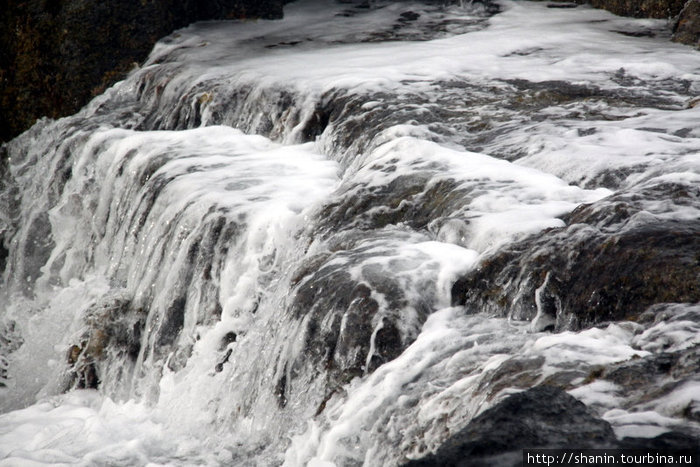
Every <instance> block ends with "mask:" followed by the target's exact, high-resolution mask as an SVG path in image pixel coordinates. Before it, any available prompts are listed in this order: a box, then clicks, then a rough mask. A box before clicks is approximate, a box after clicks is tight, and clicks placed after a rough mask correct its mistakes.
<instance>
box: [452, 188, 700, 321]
mask: <svg viewBox="0 0 700 467" xmlns="http://www.w3.org/2000/svg"><path fill="white" fill-rule="evenodd" d="M650 200H666V201H664V202H658V203H656V204H655V206H656V208H653V207H652V205H654V203H651V202H650ZM699 200H700V190H699V189H698V188H697V187H692V186H689V185H683V184H671V183H664V184H656V185H654V184H651V185H649V186H646V187H642V188H640V189H638V190H636V191H634V192H621V193H618V194H615V195H614V196H611V197H608V198H605V199H603V200H601V201H599V202H596V203H593V204H590V205H583V206H580V207H579V208H577V209H576V210H574V211H573V212H572V213H571V214H570V215H569V216H567V217H566V218H565V220H566V221H567V223H568V224H569V225H568V227H565V228H559V229H551V230H549V231H546V232H544V233H542V234H539V235H536V236H532V237H529V238H526V239H524V240H522V241H519V242H516V243H514V244H512V245H510V246H509V247H507V248H504V249H503V250H502V251H500V252H498V253H496V254H494V255H493V256H491V257H489V258H486V259H485V260H484V261H483V262H482V264H481V265H480V267H479V268H478V269H477V270H475V271H473V272H471V273H470V274H468V275H466V276H465V277H463V278H461V279H459V280H458V281H457V282H456V283H455V284H454V287H453V289H452V299H453V304H455V305H465V306H466V307H467V309H468V310H469V311H487V312H490V313H493V314H496V315H500V316H505V315H508V316H511V317H513V318H516V319H525V320H533V319H536V323H535V327H536V328H538V329H546V328H547V327H549V326H551V327H553V328H555V329H557V330H561V329H580V328H583V327H587V326H590V325H593V324H595V323H599V322H603V321H611V320H621V319H634V318H635V317H636V316H638V315H639V314H640V313H642V312H643V311H644V310H646V309H647V308H648V307H649V306H651V305H653V304H656V303H669V302H677V303H682V302H686V303H693V302H697V301H700V220H697V219H692V220H691V219H689V220H670V219H668V218H665V217H664V212H667V211H669V210H674V209H678V208H682V207H688V206H695V205H697V204H698V202H699ZM655 209H656V210H657V212H653V211H654V210H655Z"/></svg>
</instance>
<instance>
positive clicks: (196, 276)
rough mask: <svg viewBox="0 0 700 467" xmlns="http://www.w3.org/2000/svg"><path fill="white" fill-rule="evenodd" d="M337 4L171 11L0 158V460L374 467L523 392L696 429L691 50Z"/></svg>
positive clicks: (530, 9) (415, 452) (605, 27)
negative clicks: (130, 64)
mask: <svg viewBox="0 0 700 467" xmlns="http://www.w3.org/2000/svg"><path fill="white" fill-rule="evenodd" d="M366 6H367V5H366V4H364V3H362V2H354V3H353V2H349V3H348V2H343V3H338V4H333V3H330V2H328V3H323V7H322V8H320V7H319V4H318V3H317V2H316V1H315V0H302V1H299V2H295V3H292V4H290V5H288V6H287V7H286V10H285V19H284V20H280V21H257V22H238V21H232V22H207V23H198V24H194V25H192V26H190V27H188V28H186V29H183V30H180V31H178V32H176V33H174V34H173V35H171V36H169V37H166V38H164V39H163V40H161V41H160V42H159V43H158V44H157V45H156V47H155V48H154V50H153V52H152V53H151V55H150V57H149V59H148V60H147V62H146V63H144V64H143V65H142V66H141V67H139V68H137V69H135V70H134V71H133V72H132V73H131V74H130V75H129V77H128V78H127V79H126V80H124V81H122V82H120V83H118V84H116V85H115V86H113V87H112V88H110V89H108V90H107V91H106V92H105V93H104V94H103V95H100V96H98V97H96V98H95V99H94V100H93V101H92V102H91V103H90V104H89V105H88V106H86V107H85V108H83V109H82V110H81V111H80V112H79V113H77V114H75V115H74V116H71V117H67V118H63V119H60V120H55V121H54V120H48V119H44V120H41V121H39V122H37V123H36V125H34V127H32V128H31V129H30V130H28V131H27V132H25V133H24V134H22V135H20V136H19V137H17V138H16V139H14V140H13V141H11V142H9V143H7V144H5V145H4V146H3V147H2V153H3V154H2V155H3V160H4V162H3V164H4V165H3V166H2V167H0V170H1V172H2V180H1V181H0V183H2V184H1V185H0V192H1V195H0V246H1V248H0V270H4V273H3V275H2V277H1V282H0V296H1V297H2V301H1V302H0V407H1V408H2V411H3V412H4V413H3V414H2V415H0V459H3V458H4V459H5V460H4V461H2V460H0V465H15V464H17V463H22V462H25V463H26V462H31V461H33V462H35V464H33V465H43V464H48V465H53V464H60V465H146V464H148V463H150V464H149V465H282V464H284V465H288V466H297V465H319V466H320V465H333V464H335V465H338V466H341V465H367V466H379V465H402V464H404V463H407V462H409V461H411V460H418V459H421V458H424V457H425V456H429V455H431V453H433V452H435V451H436V450H438V449H439V448H440V446H441V445H442V444H443V443H444V442H445V441H446V440H448V439H450V438H451V437H453V436H454V435H455V434H457V433H459V432H460V430H462V429H463V428H464V427H465V426H467V425H468V424H469V423H470V422H472V421H479V420H482V419H483V418H484V417H486V418H487V416H488V413H489V412H488V410H489V409H494V408H497V407H500V406H499V404H501V403H504V401H505V402H507V401H508V400H509V398H512V397H515V396H517V395H518V394H523V391H525V390H528V389H530V388H534V387H538V386H545V387H547V388H555V389H548V390H552V391H554V390H556V391H559V393H561V394H562V395H561V397H564V396H566V394H568V395H570V396H573V397H575V398H576V399H578V400H580V401H582V402H583V403H584V404H585V405H586V410H588V413H589V414H590V415H589V416H592V417H596V420H597V421H596V423H598V422H599V423H600V424H602V425H604V427H605V429H606V430H610V427H611V428H612V431H610V433H609V434H607V435H606V436H609V437H611V438H610V439H613V440H615V441H614V442H615V443H618V442H619V443H622V442H623V440H625V439H627V440H630V439H637V440H639V439H647V440H655V441H654V442H656V443H657V444H658V443H659V442H660V441H659V440H660V439H671V438H672V437H674V436H675V438H674V439H685V440H691V441H689V442H691V443H692V442H697V439H698V437H699V436H700V396H699V395H700V381H699V380H698V375H699V374H700V367H699V366H698V365H699V364H698V362H700V358H698V349H699V347H698V346H699V344H700V306H698V304H697V303H698V302H700V280H699V277H700V262H699V261H698V254H699V253H698V252H700V235H699V234H700V157H698V153H699V151H700V105H697V97H696V96H697V95H698V93H699V92H700V61H699V60H698V58H697V57H698V56H697V51H694V50H693V49H692V48H690V47H687V46H681V45H677V44H671V43H670V42H668V41H667V40H665V38H664V34H665V33H664V27H665V25H664V23H663V21H659V20H632V19H628V18H620V17H615V16H613V15H612V14H610V13H607V12H602V11H597V10H593V9H589V8H588V7H585V6H580V7H578V8H576V9H551V8H550V9H548V8H547V6H546V4H543V3H528V2H511V1H508V0H502V1H499V2H498V3H483V2H473V3H472V2H455V3H452V4H449V3H448V4H445V3H442V2H423V3H420V2H389V1H383V0H377V1H373V2H370V7H369V8H366ZM640 31H641V32H645V37H636V36H639V35H640V34H636V33H639V32H640ZM646 33H648V34H646ZM646 36H657V37H646ZM559 393H557V394H559ZM547 397H554V396H552V395H551V394H550V395H549V396H547ZM557 397H560V396H557ZM567 397H568V396H567ZM482 414H484V415H483V416H482V418H479V417H480V415H482ZM603 421H604V422H603ZM608 424H609V425H608ZM606 433H607V432H606ZM664 435H665V436H666V438H660V437H663V436H664ZM693 440H695V441H693ZM601 442H602V441H601ZM628 442H630V441H628ZM650 442H651V441H650ZM637 445H640V443H639V442H638V443H637ZM641 445H643V443H642V444H641ZM516 448H518V446H513V449H516ZM3 462H8V463H7V464H4V463H3ZM12 462H14V463H15V464H12Z"/></svg>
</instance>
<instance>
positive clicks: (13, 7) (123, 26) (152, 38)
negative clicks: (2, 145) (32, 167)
mask: <svg viewBox="0 0 700 467" xmlns="http://www.w3.org/2000/svg"><path fill="white" fill-rule="evenodd" d="M282 3H283V0H262V1H253V0H224V1H216V0H207V1H194V0H186V1H174V0H156V1H148V2H144V1H138V0H109V1H97V0H67V1H63V2H46V1H42V0H31V1H23V2H19V1H15V0H2V1H0V10H1V11H2V12H3V15H2V19H1V20H0V108H2V110H3V111H2V114H0V141H6V140H9V139H11V138H12V137H13V136H15V135H17V134H19V133H20V132H22V131H23V130H25V129H26V128H28V127H29V126H31V125H32V124H33V123H34V121H35V120H36V119H37V118H39V117H41V116H49V117H53V118H56V117H59V116H64V115H69V114H72V113H74V112H76V111H77V110H78V109H80V107H82V106H83V105H84V104H86V103H87V102H88V101H89V100H90V99H91V98H92V97H94V96H95V95H97V94H100V93H101V92H102V91H103V90H104V89H105V88H106V87H108V86H109V85H111V84H113V83H114V82H116V81H118V80H119V79H122V78H123V77H124V76H125V75H126V73H127V72H128V71H129V70H130V69H131V68H133V66H134V64H135V63H139V62H141V61H143V60H144V59H145V58H146V56H147V54H148V52H149V51H150V50H151V48H152V47H153V45H154V44H155V42H156V41H157V40H158V39H160V38H161V37H163V36H165V35H167V34H169V33H170V32H172V31H173V30H175V29H178V28H181V27H183V26H186V25H187V24H189V23H191V22H194V21H200V20H206V19H229V18H259V17H262V18H279V17H281V16H282Z"/></svg>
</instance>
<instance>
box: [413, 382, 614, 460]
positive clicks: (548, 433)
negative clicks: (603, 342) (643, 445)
mask: <svg viewBox="0 0 700 467" xmlns="http://www.w3.org/2000/svg"><path fill="white" fill-rule="evenodd" d="M615 443H616V438H615V434H614V433H613V430H612V427H611V426H610V424H609V423H608V422H606V421H604V420H601V419H599V418H596V417H594V416H593V415H591V414H590V413H589V411H588V410H587V409H586V406H585V405H584V404H583V403H582V402H580V401H578V400H577V399H575V398H574V397H572V396H570V395H568V394H567V393H566V392H564V391H563V390H561V389H557V388H553V387H549V386H537V387H534V388H532V389H528V390H527V391H524V392H520V393H517V394H514V395H511V396H508V397H507V398H506V399H504V400H503V401H501V402H500V403H498V404H496V405H495V406H493V407H491V408H490V409H488V410H486V411H484V412H483V413H482V414H480V415H479V416H477V417H476V418H474V419H473V420H472V421H471V422H469V424H468V425H467V426H466V427H464V428H463V429H462V430H460V431H459V432H457V433H455V434H454V435H452V436H451V437H450V438H449V439H448V440H447V441H445V442H444V443H443V444H442V445H441V446H440V448H438V450H437V451H436V452H435V453H434V454H430V455H428V456H426V457H424V458H422V459H419V460H414V461H410V462H408V463H406V464H405V466H411V467H418V466H437V465H440V466H472V465H516V464H518V463H519V462H521V461H522V451H521V449H525V448H557V447H571V446H576V447H577V448H598V447H607V446H610V445H614V444H615Z"/></svg>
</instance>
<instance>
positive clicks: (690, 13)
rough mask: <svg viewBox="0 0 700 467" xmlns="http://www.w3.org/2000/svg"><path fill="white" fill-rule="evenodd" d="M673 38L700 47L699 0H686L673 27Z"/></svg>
mask: <svg viewBox="0 0 700 467" xmlns="http://www.w3.org/2000/svg"><path fill="white" fill-rule="evenodd" d="M673 40H674V41H676V42H681V43H683V44H688V45H694V46H695V47H698V48H700V0H688V3H686V5H685V8H683V11H681V13H680V16H679V17H678V22H677V23H676V25H675V26H674V28H673Z"/></svg>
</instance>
